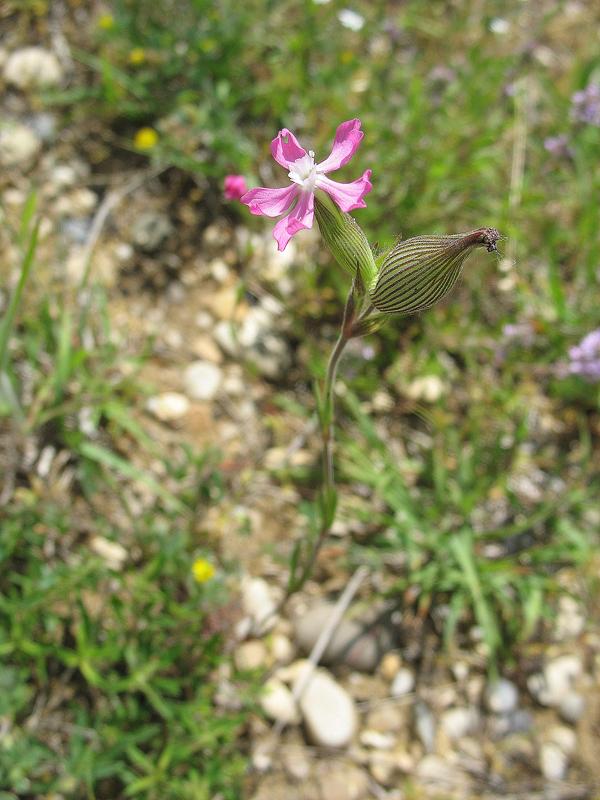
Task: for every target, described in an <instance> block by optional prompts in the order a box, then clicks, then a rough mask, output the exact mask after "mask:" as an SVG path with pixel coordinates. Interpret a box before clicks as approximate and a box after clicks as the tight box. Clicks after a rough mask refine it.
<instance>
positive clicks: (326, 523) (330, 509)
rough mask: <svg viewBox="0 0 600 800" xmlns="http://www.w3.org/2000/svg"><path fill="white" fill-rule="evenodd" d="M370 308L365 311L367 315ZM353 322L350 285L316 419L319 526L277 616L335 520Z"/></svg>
mask: <svg viewBox="0 0 600 800" xmlns="http://www.w3.org/2000/svg"><path fill="white" fill-rule="evenodd" d="M369 311H370V309H367V312H366V313H367V314H368V313H369ZM364 316H365V314H364V313H363V314H361V315H360V317H359V319H362V318H363V317H364ZM354 321H355V286H354V285H353V286H352V289H351V290H350V293H349V294H348V298H347V300H346V305H345V307H344V316H343V318H342V325H341V329H340V333H339V335H338V338H337V341H336V343H335V345H334V347H333V350H332V351H331V355H330V356H329V362H328V364H327V372H326V373H325V382H324V384H323V389H322V395H321V398H322V399H321V406H320V408H319V418H320V423H321V459H322V462H323V484H322V487H321V525H320V527H319V531H318V533H317V535H316V538H315V540H314V542H313V544H312V547H311V549H310V552H309V554H308V557H307V559H306V561H305V563H304V564H303V565H302V567H301V569H300V573H299V575H298V576H297V577H294V575H293V572H292V575H291V576H290V583H289V586H288V588H287V590H286V592H285V594H284V596H283V598H282V599H281V601H280V603H279V605H278V607H277V609H276V611H275V613H276V614H279V613H281V611H282V610H283V608H284V607H285V605H286V603H287V601H288V600H289V598H290V597H291V596H292V595H293V594H295V593H296V592H298V591H299V590H300V589H302V587H303V586H304V584H305V583H306V581H307V580H308V579H309V578H310V576H311V574H312V571H313V567H314V565H315V562H316V560H317V557H318V555H319V553H320V552H321V548H322V547H323V544H324V542H325V540H326V539H327V536H328V535H329V533H330V531H331V528H332V526H333V523H334V521H335V510H336V488H335V473H334V460H333V450H334V417H335V397H334V388H335V380H336V376H337V369H338V365H339V363H340V359H341V357H342V354H343V352H344V349H345V347H346V345H347V344H348V342H349V341H350V339H352V338H353V336H354V335H355V334H354V330H353V327H354Z"/></svg>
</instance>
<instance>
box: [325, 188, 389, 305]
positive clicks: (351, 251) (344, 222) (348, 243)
mask: <svg viewBox="0 0 600 800" xmlns="http://www.w3.org/2000/svg"><path fill="white" fill-rule="evenodd" d="M315 216H316V218H317V222H318V223H319V229H320V230H321V235H322V237H323V239H324V241H325V244H326V245H327V247H328V248H329V250H330V251H331V254H332V255H333V257H334V258H335V260H336V261H337V262H338V264H339V265H340V267H342V268H343V269H345V270H346V271H347V272H349V273H350V274H351V275H353V276H355V275H356V272H357V269H358V272H359V274H360V278H361V279H362V283H363V284H364V286H365V287H366V288H367V290H368V289H369V288H370V287H371V286H373V284H374V283H375V279H376V277H377V267H376V265H375V260H374V258H373V253H372V252H371V248H370V247H369V242H368V241H367V237H366V236H365V235H364V233H363V232H362V229H361V227H360V225H358V223H357V222H355V220H354V219H353V218H352V217H351V216H350V214H346V213H345V212H343V211H340V209H339V208H338V207H337V205H336V204H335V203H334V202H333V201H332V200H331V199H330V198H329V196H328V195H326V194H325V193H324V192H319V193H317V194H316V195H315Z"/></svg>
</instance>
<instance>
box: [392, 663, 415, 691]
mask: <svg viewBox="0 0 600 800" xmlns="http://www.w3.org/2000/svg"><path fill="white" fill-rule="evenodd" d="M414 688H415V676H414V675H413V673H412V672H411V670H409V669H408V668H407V667H401V668H400V669H399V670H398V672H397V673H396V675H395V676H394V680H393V681H392V685H391V688H390V691H391V693H392V695H393V697H402V695H405V694H409V693H410V692H412V690H413V689H414Z"/></svg>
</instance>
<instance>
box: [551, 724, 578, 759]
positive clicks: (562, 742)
mask: <svg viewBox="0 0 600 800" xmlns="http://www.w3.org/2000/svg"><path fill="white" fill-rule="evenodd" d="M547 739H548V741H549V742H554V744H555V745H558V747H560V749H561V750H562V751H563V753H564V754H565V755H567V756H571V755H573V753H574V752H575V748H576V747H577V736H576V735H575V731H574V730H573V729H572V728H567V727H566V726H565V725H554V727H552V728H550V730H549V731H548V733H547Z"/></svg>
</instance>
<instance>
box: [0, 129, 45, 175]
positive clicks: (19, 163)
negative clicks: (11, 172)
mask: <svg viewBox="0 0 600 800" xmlns="http://www.w3.org/2000/svg"><path fill="white" fill-rule="evenodd" d="M41 146H42V143H41V142H40V140H39V139H38V137H37V136H36V135H35V133H34V132H33V131H32V130H31V129H30V128H28V127H27V126H26V125H21V123H20V122H5V123H2V127H1V128H0V166H3V167H22V168H23V169H26V168H27V167H29V166H31V164H32V163H33V161H34V159H35V157H36V156H37V154H38V153H39V151H40V148H41Z"/></svg>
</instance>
